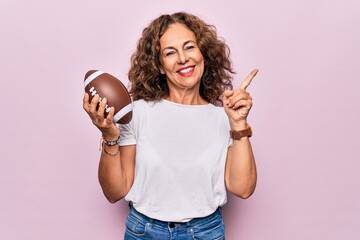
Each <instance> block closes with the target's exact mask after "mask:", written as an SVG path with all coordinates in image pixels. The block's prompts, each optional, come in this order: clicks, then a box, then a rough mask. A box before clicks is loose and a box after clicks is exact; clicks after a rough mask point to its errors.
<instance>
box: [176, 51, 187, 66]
mask: <svg viewBox="0 0 360 240" xmlns="http://www.w3.org/2000/svg"><path fill="white" fill-rule="evenodd" d="M178 56H179V59H178V61H179V64H185V63H186V62H187V61H189V56H188V55H187V54H186V52H185V51H179V55H178Z"/></svg>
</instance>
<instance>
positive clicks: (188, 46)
mask: <svg viewBox="0 0 360 240" xmlns="http://www.w3.org/2000/svg"><path fill="white" fill-rule="evenodd" d="M194 48H195V46H194V45H187V46H186V47H185V49H186V50H191V49H194Z"/></svg>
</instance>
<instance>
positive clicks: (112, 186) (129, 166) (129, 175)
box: [83, 93, 136, 203]
mask: <svg viewBox="0 0 360 240" xmlns="http://www.w3.org/2000/svg"><path fill="white" fill-rule="evenodd" d="M98 102H99V95H95V96H94V97H93V99H92V100H91V103H90V104H89V95H88V94H87V93H85V95H84V99H83V108H84V110H85V111H86V112H87V113H88V114H89V116H90V118H91V120H92V122H93V124H94V125H95V126H96V127H97V128H98V129H99V130H100V131H101V133H102V136H103V138H104V139H105V140H106V141H112V140H116V139H118V136H119V135H120V130H119V128H118V127H117V126H116V125H115V123H114V122H113V116H114V112H115V110H114V108H113V107H112V108H111V110H110V112H109V114H108V115H107V117H106V118H104V110H105V106H106V103H107V99H106V98H104V99H103V100H102V101H101V103H100V106H99V109H98V110H96V106H97V104H98ZM118 150H119V146H118V145H115V146H107V145H106V144H104V145H103V151H102V152H101V157H100V163H99V182H100V185H101V188H102V190H103V192H104V194H105V196H106V198H107V199H108V200H109V202H111V203H115V202H117V201H118V200H120V199H122V198H123V197H124V196H125V195H126V194H127V193H128V192H129V190H130V187H131V186H132V183H133V180H134V169H135V151H136V146H135V145H130V146H123V147H120V151H118Z"/></svg>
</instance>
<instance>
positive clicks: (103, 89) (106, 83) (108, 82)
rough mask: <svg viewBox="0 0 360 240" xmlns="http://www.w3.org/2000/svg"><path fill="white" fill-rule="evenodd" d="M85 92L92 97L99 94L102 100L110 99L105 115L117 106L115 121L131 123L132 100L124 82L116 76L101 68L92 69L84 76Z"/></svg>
mask: <svg viewBox="0 0 360 240" xmlns="http://www.w3.org/2000/svg"><path fill="white" fill-rule="evenodd" d="M84 88H85V92H86V93H88V94H89V96H90V99H89V102H91V99H92V98H93V97H94V96H95V95H96V94H98V95H99V96H100V102H101V101H102V99H103V98H106V99H107V100H108V102H107V105H106V107H105V117H106V116H107V114H108V112H109V111H110V107H114V108H115V113H114V119H113V120H114V122H115V123H119V124H126V123H129V122H130V120H131V118H132V101H131V97H130V94H129V92H128V90H127V89H126V87H125V86H124V84H122V82H121V81H120V80H119V79H117V78H116V77H114V76H112V75H110V74H108V73H105V72H103V71H100V70H90V71H88V72H87V73H86V74H85V78H84Z"/></svg>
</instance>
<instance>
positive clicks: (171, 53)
mask: <svg viewBox="0 0 360 240" xmlns="http://www.w3.org/2000/svg"><path fill="white" fill-rule="evenodd" d="M174 54H175V51H171V52H167V53H166V54H165V55H166V56H171V55H174Z"/></svg>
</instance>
